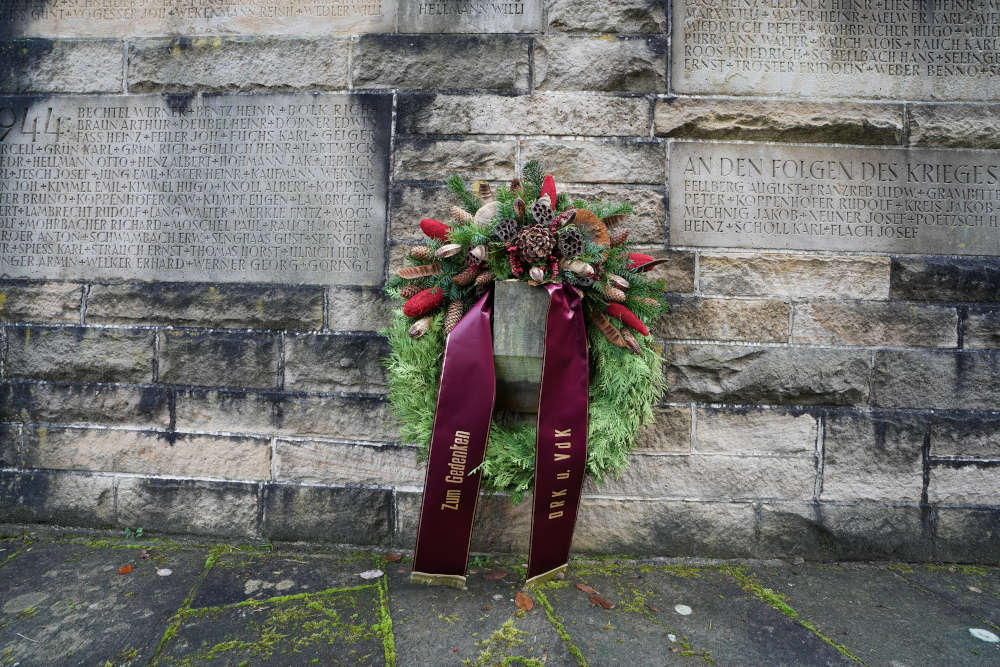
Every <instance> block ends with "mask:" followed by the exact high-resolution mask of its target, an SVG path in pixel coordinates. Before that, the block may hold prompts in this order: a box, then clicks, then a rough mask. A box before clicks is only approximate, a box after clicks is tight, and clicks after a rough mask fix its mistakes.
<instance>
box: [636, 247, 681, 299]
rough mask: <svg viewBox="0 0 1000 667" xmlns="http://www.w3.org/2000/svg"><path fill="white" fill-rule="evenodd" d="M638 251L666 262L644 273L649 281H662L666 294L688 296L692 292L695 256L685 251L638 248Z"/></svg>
mask: <svg viewBox="0 0 1000 667" xmlns="http://www.w3.org/2000/svg"><path fill="white" fill-rule="evenodd" d="M638 251H639V252H641V253H645V254H647V255H649V256H650V257H653V258H655V259H665V260H667V261H666V262H664V263H663V264H660V265H659V266H657V267H656V268H654V269H651V270H650V271H647V272H646V277H647V278H649V279H650V280H663V281H665V282H666V283H667V284H666V290H667V293H679V294H689V293H691V292H694V274H695V256H694V253H693V252H687V251H685V250H663V249H660V248H648V247H641V246H640V247H639V248H638Z"/></svg>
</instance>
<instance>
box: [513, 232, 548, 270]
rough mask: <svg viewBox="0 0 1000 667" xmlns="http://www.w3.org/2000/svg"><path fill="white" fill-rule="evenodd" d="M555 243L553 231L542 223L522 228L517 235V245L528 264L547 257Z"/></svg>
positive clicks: (522, 257)
mask: <svg viewBox="0 0 1000 667" xmlns="http://www.w3.org/2000/svg"><path fill="white" fill-rule="evenodd" d="M554 245H555V239H554V238H553V237H552V232H550V231H549V230H548V229H547V228H545V227H543V226H542V225H536V226H534V227H527V228H525V229H522V230H521V233H520V234H518V236H517V247H518V249H519V252H520V253H521V259H522V260H524V261H525V262H526V263H528V264H534V263H535V262H541V261H543V260H545V259H547V258H548V256H549V253H551V252H552V247H553V246H554Z"/></svg>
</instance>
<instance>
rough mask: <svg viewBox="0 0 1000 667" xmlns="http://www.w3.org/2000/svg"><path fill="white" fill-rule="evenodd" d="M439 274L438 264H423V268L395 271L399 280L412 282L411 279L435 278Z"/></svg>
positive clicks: (413, 267)
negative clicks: (403, 279) (404, 279)
mask: <svg viewBox="0 0 1000 667" xmlns="http://www.w3.org/2000/svg"><path fill="white" fill-rule="evenodd" d="M439 273H441V265H440V264H424V265H423V266H407V267H404V268H402V269H399V270H398V271H396V274H397V275H398V276H399V277H400V278H406V279H407V280H412V279H413V278H423V277H425V276H436V275H438V274H439Z"/></svg>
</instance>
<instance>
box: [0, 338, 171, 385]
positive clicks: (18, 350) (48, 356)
mask: <svg viewBox="0 0 1000 667" xmlns="http://www.w3.org/2000/svg"><path fill="white" fill-rule="evenodd" d="M7 375H8V377H30V378H34V379H41V380H69V381H73V382H149V381H150V380H152V379H153V332H152V331H143V330H136V329H93V328H87V327H58V328H55V327H53V328H50V327H9V328H8V329H7Z"/></svg>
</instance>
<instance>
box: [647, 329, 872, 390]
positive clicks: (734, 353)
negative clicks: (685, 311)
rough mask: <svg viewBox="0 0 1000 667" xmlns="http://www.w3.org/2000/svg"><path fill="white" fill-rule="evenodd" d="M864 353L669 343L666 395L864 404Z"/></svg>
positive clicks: (866, 371)
mask: <svg viewBox="0 0 1000 667" xmlns="http://www.w3.org/2000/svg"><path fill="white" fill-rule="evenodd" d="M667 317H669V314H668V315H667ZM870 356H871V355H870V354H869V353H867V352H864V351H857V352H855V351H852V350H826V349H804V348H775V347H753V346H747V345H684V344H674V345H669V346H668V349H667V351H666V360H667V363H666V374H667V399H668V400H670V401H702V402H708V403H737V404H754V403H758V404H790V405H864V404H866V403H867V402H868V393H869V387H868V375H869V372H870V364H871V362H870Z"/></svg>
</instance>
